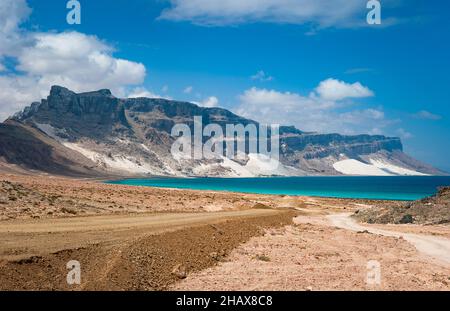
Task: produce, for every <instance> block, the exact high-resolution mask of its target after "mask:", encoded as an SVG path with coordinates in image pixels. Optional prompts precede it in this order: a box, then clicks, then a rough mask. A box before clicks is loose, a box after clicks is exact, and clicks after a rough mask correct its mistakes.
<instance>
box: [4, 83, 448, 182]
mask: <svg viewBox="0 0 450 311" xmlns="http://www.w3.org/2000/svg"><path fill="white" fill-rule="evenodd" d="M195 116H201V117H202V119H203V125H205V126H206V125H207V124H210V123H215V124H219V125H221V126H222V127H223V128H225V125H226V124H243V125H244V126H245V125H248V124H255V125H258V122H256V121H253V120H249V119H245V118H242V117H240V116H238V115H236V114H234V113H232V112H230V111H228V110H226V109H221V108H202V107H199V106H197V105H195V104H192V103H187V102H179V101H171V100H164V99H150V98H137V99H119V98H116V97H114V96H113V95H112V94H111V92H110V91H109V90H100V91H96V92H88V93H80V94H77V93H74V92H72V91H70V90H68V89H66V88H63V87H59V86H54V87H52V89H51V91H50V95H49V96H48V97H47V99H43V100H42V101H41V102H38V103H33V104H32V105H31V106H30V107H27V108H25V109H24V110H23V111H22V112H20V113H17V114H16V115H15V116H13V117H12V118H10V119H9V120H7V121H6V122H5V123H4V124H3V125H1V127H0V131H1V134H2V135H1V136H0V146H1V147H2V148H1V149H0V158H3V160H5V161H8V162H12V163H15V164H17V165H21V166H24V167H29V168H33V169H37V170H42V171H48V172H53V171H58V172H64V167H65V166H67V167H68V170H69V168H70V170H71V171H73V170H75V171H76V172H82V173H86V171H88V172H89V171H90V172H96V173H98V172H105V173H110V174H111V173H114V174H121V175H173V176H261V175H293V176H300V175H339V174H358V172H361V170H362V172H361V173H362V174H364V169H365V168H367V172H368V173H372V175H405V174H406V175H413V174H441V173H442V172H440V171H439V170H436V169H434V168H432V167H431V166H428V165H425V164H423V163H420V162H418V161H416V160H414V159H412V158H410V157H408V156H407V155H405V154H404V153H403V151H402V150H403V147H402V143H401V141H400V139H399V138H395V137H385V136H380V135H377V136H370V135H358V136H343V135H339V134H317V133H305V132H302V131H301V130H298V129H296V128H294V127H289V126H282V127H281V128H280V146H281V154H280V165H279V166H278V167H277V169H275V170H273V169H272V170H267V169H266V168H265V166H264V163H260V162H259V161H258V160H257V159H255V158H254V157H252V155H251V154H250V155H248V157H247V159H246V160H245V161H231V160H228V159H225V158H224V159H221V160H220V159H219V160H209V161H207V160H195V161H194V160H189V161H187V160H179V159H178V160H177V159H174V158H173V156H172V155H171V153H170V149H171V146H172V144H173V142H174V141H175V138H174V137H172V136H171V129H172V128H173V126H174V125H175V124H187V125H189V126H190V127H191V128H193V126H194V117H195ZM18 132H20V133H18ZM14 133H15V134H14ZM31 137H32V138H31ZM30 140H31V141H33V143H30ZM12 142H15V143H12ZM38 145H39V147H36V146H38ZM44 146H45V148H44ZM27 148H28V149H27ZM36 154H38V155H39V156H38V157H37V158H36V156H34V155H36ZM44 159H45V160H44ZM358 169H359V171H358Z"/></svg>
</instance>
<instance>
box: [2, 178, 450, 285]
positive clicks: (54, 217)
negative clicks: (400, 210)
mask: <svg viewBox="0 0 450 311" xmlns="http://www.w3.org/2000/svg"><path fill="white" fill-rule="evenodd" d="M0 181H1V187H0V241H1V242H0V280H1V282H0V288H1V289H3V290H17V289H24V290H301V291H302V290H330V289H331V290H450V264H449V263H448V260H446V259H448V258H450V254H449V249H448V248H446V245H447V244H446V243H449V241H450V227H449V226H448V225H428V226H424V225H413V224H408V225H392V224H391V225H380V224H370V225H368V224H357V223H353V221H354V220H353V219H351V218H350V219H351V220H350V222H349V221H347V220H346V219H347V218H342V217H347V216H349V215H351V214H352V213H354V212H355V211H357V210H361V209H370V208H372V207H375V206H378V207H379V206H384V205H393V204H401V203H400V202H390V201H371V200H347V199H330V198H312V197H292V196H274V195H253V194H240V193H225V192H211V191H190V190H171V189H156V188H145V187H132V186H119V185H109V184H104V183H102V182H99V181H96V180H81V179H67V178H61V177H55V176H24V175H17V174H2V175H0ZM339 217H340V218H339ZM412 235H414V236H415V237H416V238H419V240H420V241H428V242H427V243H430V244H433V243H435V242H436V241H438V240H439V241H443V244H442V245H443V246H430V245H425V246H423V245H422V246H421V245H418V244H417V243H415V242H414V240H411V239H409V237H411V236H412ZM416 242H417V241H416ZM427 247H428V248H427ZM430 247H431V248H430ZM439 247H440V248H439ZM430 249H431V250H435V251H434V252H433V251H430ZM436 249H437V251H436ZM447 256H448V257H447ZM70 260H77V261H79V262H80V264H81V271H82V281H81V284H80V285H75V286H74V285H68V284H67V282H66V275H67V272H68V270H67V268H66V264H67V262H68V261H70ZM374 260H375V261H377V262H379V263H380V267H381V283H380V284H378V285H375V286H374V285H370V286H369V285H368V283H367V282H366V276H367V263H368V262H369V261H374Z"/></svg>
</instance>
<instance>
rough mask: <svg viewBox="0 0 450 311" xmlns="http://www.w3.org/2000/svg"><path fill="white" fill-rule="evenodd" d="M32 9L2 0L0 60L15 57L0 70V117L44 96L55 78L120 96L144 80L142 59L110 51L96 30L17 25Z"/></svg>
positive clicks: (79, 88)
mask: <svg viewBox="0 0 450 311" xmlns="http://www.w3.org/2000/svg"><path fill="white" fill-rule="evenodd" d="M30 11H31V10H30V8H29V7H28V5H27V3H26V1H24V0H19V1H17V0H2V2H1V3H0V65H1V67H4V65H2V59H3V58H4V57H12V58H13V59H14V61H15V63H16V65H15V68H14V69H13V70H12V72H5V68H4V70H3V73H2V74H1V75H0V105H1V107H2V110H1V112H0V119H4V118H6V117H8V116H9V115H10V114H11V113H13V112H15V111H17V110H19V109H20V108H22V107H23V106H25V105H27V104H29V103H30V102H31V101H35V100H39V99H40V98H42V97H44V95H45V93H46V92H47V91H48V89H49V87H50V86H51V85H54V84H59V85H67V86H70V87H71V88H72V89H74V90H76V91H78V92H81V91H87V90H92V89H101V88H109V89H112V91H113V92H114V93H116V94H117V95H119V96H124V95H125V93H126V89H127V87H128V86H130V85H139V84H141V83H142V82H143V81H144V79H145V76H146V68H145V66H144V65H143V64H141V63H137V62H133V61H129V60H126V59H120V58H116V57H114V55H113V54H114V49H113V47H112V46H110V45H108V44H107V43H105V42H103V41H102V40H100V39H99V38H97V37H95V36H90V35H86V34H83V33H79V32H62V33H54V32H49V33H42V32H30V31H25V30H23V29H21V28H20V25H21V23H22V22H24V20H25V19H26V18H27V17H28V14H29V12H30Z"/></svg>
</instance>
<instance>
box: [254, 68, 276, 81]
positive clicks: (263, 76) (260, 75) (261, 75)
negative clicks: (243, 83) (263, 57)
mask: <svg viewBox="0 0 450 311" xmlns="http://www.w3.org/2000/svg"><path fill="white" fill-rule="evenodd" d="M251 78H252V80H258V81H261V82H269V81H272V80H273V77H272V76H269V75H267V74H266V73H265V72H264V71H263V70H260V71H258V72H257V73H256V74H254V75H253V76H251Z"/></svg>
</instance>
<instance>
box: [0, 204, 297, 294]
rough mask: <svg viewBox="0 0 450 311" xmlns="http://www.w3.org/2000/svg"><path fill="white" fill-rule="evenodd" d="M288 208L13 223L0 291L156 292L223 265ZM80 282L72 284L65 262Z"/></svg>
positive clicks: (0, 257) (4, 228)
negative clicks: (75, 265) (73, 264)
mask: <svg viewBox="0 0 450 311" xmlns="http://www.w3.org/2000/svg"><path fill="white" fill-rule="evenodd" d="M294 216H295V212H293V211H289V210H269V209H266V210H262V209H260V210H258V209H254V210H244V211H233V212H215V213H175V214H174V213H171V214H167V213H164V214H150V215H149V214H144V215H115V216H114V215H113V216H111V215H110V216H89V217H76V218H67V219H53V220H52V219H42V220H14V221H6V222H2V223H1V224H0V241H1V243H0V280H1V282H0V289H4V290H5V289H6V290H11V289H24V290H155V289H156V290H159V289H165V288H166V286H168V285H169V284H171V283H173V282H176V281H177V280H179V279H180V278H184V277H185V276H186V275H187V274H188V273H191V272H194V271H199V270H202V269H205V268H207V267H210V266H213V265H215V264H216V263H218V262H219V261H220V260H221V259H222V258H225V257H226V256H227V255H228V254H229V252H231V251H232V250H233V249H234V248H236V247H237V246H239V245H240V244H241V243H244V242H246V241H248V240H249V239H250V238H252V237H254V236H258V235H261V234H263V233H264V229H265V228H278V227H282V226H285V225H287V224H290V223H292V218H293V217H294ZM72 260H76V261H79V262H80V264H81V267H82V283H81V284H80V285H79V286H75V287H73V286H68V284H67V282H66V275H67V272H68V270H67V267H66V265H67V262H69V261H72Z"/></svg>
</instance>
